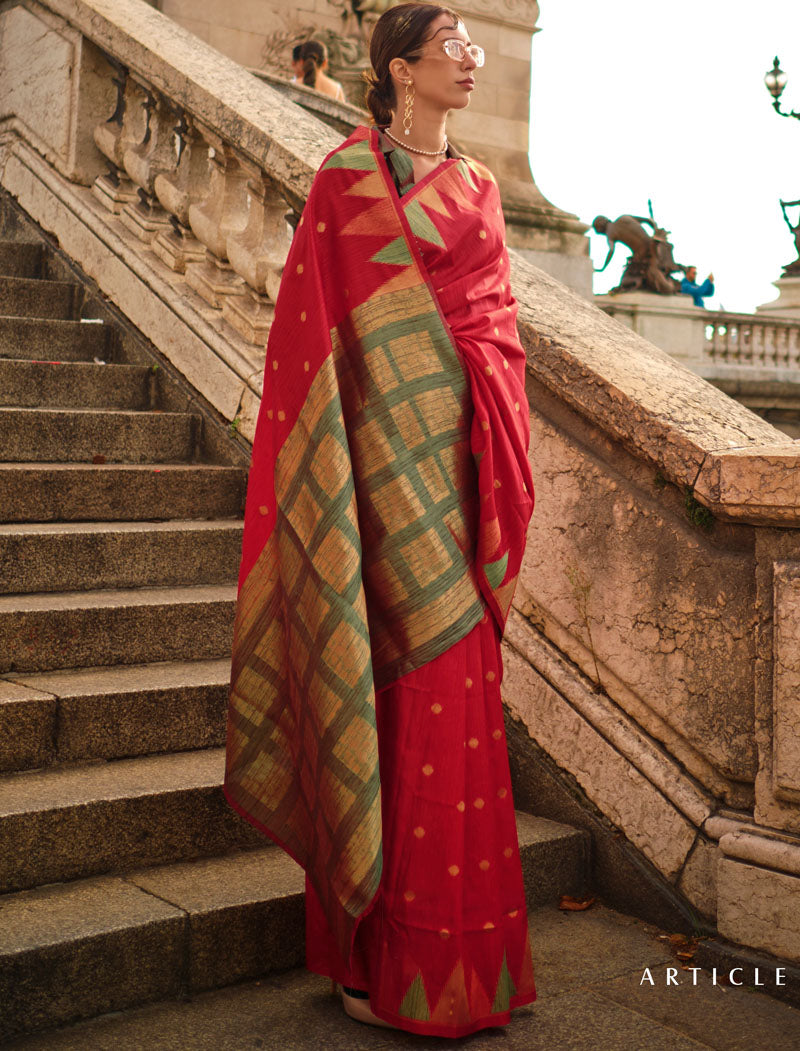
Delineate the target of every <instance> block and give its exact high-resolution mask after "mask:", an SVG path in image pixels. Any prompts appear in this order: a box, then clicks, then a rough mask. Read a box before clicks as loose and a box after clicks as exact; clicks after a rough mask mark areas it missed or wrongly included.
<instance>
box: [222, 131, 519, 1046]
mask: <svg viewBox="0 0 800 1051" xmlns="http://www.w3.org/2000/svg"><path fill="white" fill-rule="evenodd" d="M508 279H509V266H508V258H507V254H506V251H505V244H504V228H503V220H502V212H501V207H500V199H499V195H498V192H497V187H496V184H495V182H494V179H493V178H492V176H491V174H490V173H489V172H488V171H487V169H485V168H484V167H483V166H482V165H480V164H478V163H476V162H474V161H471V160H469V159H467V158H458V159H449V160H446V161H444V162H443V163H442V164H440V165H439V167H438V168H436V169H435V170H434V171H433V172H432V173H431V174H430V175H429V176H427V177H426V178H425V179H423V180H421V181H420V182H419V183H417V184H416V185H415V186H414V187H413V188H412V189H411V190H410V191H409V192H408V193H406V194H404V195H403V197H402V198H401V197H399V196H398V193H397V191H396V189H395V187H394V184H393V182H392V179H391V177H390V174H389V171H388V168H387V164H386V160H385V158H384V156H383V154H382V152H381V150H380V149H379V144H378V133H377V131H376V130H375V129H371V130H370V129H367V128H363V127H362V128H358V129H357V130H356V131H355V132H354V133H353V134H352V135H351V136H350V138H349V139H347V141H346V142H345V143H344V144H343V145H342V146H341V147H339V148H338V149H336V150H334V151H333V152H332V153H331V154H330V155H329V156H328V158H327V159H326V161H325V162H324V163H323V165H322V167H321V168H320V171H319V173H318V175H317V177H316V179H315V181H314V184H313V187H312V190H311V193H310V195H309V198H308V202H307V204H306V207H305V209H304V212H303V217H302V220H301V223H300V225H299V226H298V230H297V233H296V235H295V238H294V241H293V244H292V248H291V251H290V254H289V258H288V260H287V263H286V268H285V271H284V277H283V282H282V285H281V291H280V295H279V297H278V303H277V305H276V313H275V321H274V324H273V327H272V331H271V334H270V340H269V345H268V349H267V364H266V370H265V379H264V393H263V398H262V404H261V412H260V416H259V421H258V427H257V431H256V438H255V442H254V446H253V462H252V467H251V472H250V479H249V483H248V495H247V505H246V511H245V531H244V544H243V554H242V566H241V572H240V578H239V599H238V603H237V612H236V624H235V629H234V652H233V668H232V678H231V693H230V705H229V716H228V747H227V757H228V761H227V768H226V777H225V792H226V796H227V798H228V800H229V802H230V803H231V805H232V806H233V807H234V808H235V809H236V810H237V811H238V812H239V813H241V814H242V815H243V816H244V817H246V818H247V819H248V820H249V821H251V822H252V823H253V824H254V825H256V826H257V827H258V828H260V829H261V830H262V831H264V832H265V833H266V834H267V835H269V836H270V837H271V838H272V839H274V840H275V841H276V842H278V843H279V844H280V845H281V846H282V847H283V848H284V849H286V850H287V851H288V852H289V853H290V854H291V855H292V856H293V857H294V858H295V860H297V861H298V863H299V864H301V865H302V866H303V868H304V869H305V871H306V876H307V884H308V887H309V895H308V902H307V908H308V917H309V920H308V931H309V932H310V933H313V934H314V936H313V937H309V943H310V950H309V965H310V966H311V967H312V969H318V970H321V971H322V973H327V974H331V976H333V977H337V978H338V979H339V980H341V981H344V982H345V983H346V984H355V985H358V984H359V981H360V982H361V983H362V987H364V988H368V989H369V992H370V1004H371V1007H372V1009H373V1011H375V1013H376V1014H379V1015H380V1016H381V1017H385V1018H386V1019H387V1020H389V1021H393V1022H394V1023H395V1024H397V1025H401V1026H402V1027H403V1028H406V1029H410V1030H412V1031H416V1032H423V1033H431V1034H437V1035H450V1036H459V1035H463V1034H464V1033H467V1032H471V1031H473V1030H474V1029H476V1028H480V1027H481V1026H485V1025H492V1024H497V1023H498V1022H503V1021H506V1020H507V1018H508V1010H509V1008H510V1007H514V1006H516V1005H517V1004H521V1003H526V1002H530V1001H531V1000H533V999H534V998H535V995H536V993H535V989H534V983H533V972H532V967H531V963H530V949H529V947H528V940H527V917H526V913H525V906H524V894H523V892H522V877H521V868H520V862H519V856H518V853H517V844H516V829H515V826H514V824H513V804H512V802H511V795H510V785H509V783H508V757H507V753H506V751H505V739H504V735H503V734H502V705H501V702H500V694H499V684H500V675H501V668H500V663H499V634H500V631H501V630H502V627H503V625H504V623H505V619H506V617H507V614H508V610H509V607H510V604H511V599H512V597H513V593H514V588H515V584H516V579H517V574H518V572H519V567H520V563H521V560H522V554H523V550H524V543H525V534H526V529H527V524H528V520H529V518H530V514H531V511H532V507H533V487H532V483H531V477H530V467H529V464H528V459H527V444H528V413H527V403H526V400H525V393H524V352H523V350H522V347H521V346H520V344H519V340H518V337H517V332H516V324H515V316H516V303H515V301H514V299H513V297H512V296H511V292H510V288H509V283H508ZM487 611H488V612H487ZM466 672H468V673H466ZM478 684H480V685H478ZM476 693H477V694H478V698H477V700H475V694H476ZM376 696H377V714H376ZM445 701H447V703H445ZM437 708H438V709H439V710H438V711H436V709H437ZM422 711H427V713H428V717H430V716H431V715H433V717H434V723H435V736H434V737H431V736H430V734H431V733H432V732H433V729H432V726H431V724H430V719H429V718H428V719H427V720H426V719H422V718H421V716H420V712H422ZM448 728H449V729H448ZM468 730H469V736H466V734H467V731H468ZM398 734H399V736H398ZM498 734H499V736H498ZM459 735H463V736H461V737H459ZM457 738H459V739H458V740H456V739H457ZM426 741H427V748H426V747H423V745H424V743H425V742H426ZM473 741H475V742H477V743H476V744H473V743H472V742H473ZM379 742H380V744H379ZM456 744H457V745H458V749H460V752H458V749H456ZM420 748H422V750H421V751H420ZM457 752H458V754H456V753H457ZM423 753H426V754H425V755H423ZM434 756H435V757H436V758H434ZM420 760H421V764H420ZM417 767H418V769H417ZM459 781H460V785H459ZM411 782H413V785H411ZM409 785H411V787H410V791H409V792H404V786H406V787H408V786H409ZM434 786H435V787H434ZM382 789H383V791H384V798H383V800H382ZM387 789H388V794H387ZM468 797H469V799H472V809H471V810H470V811H469V816H468V817H469V819H468V818H467V816H466V815H467V809H466V808H467V805H468ZM490 799H491V803H492V805H491V806H489V800H490ZM475 800H480V802H481V805H480V806H479V805H478V804H477V803H475ZM420 807H422V809H420ZM484 811H485V812H484ZM462 815H464V817H463V818H462ZM405 819H407V820H405ZM412 820H413V821H417V823H416V824H413V825H412V826H410V827H409V826H408V821H412ZM423 820H424V822H425V823H423ZM459 821H461V824H460V825H459V824H458V822H459ZM476 821H477V822H478V823H477V824H476ZM426 824H427V828H426ZM428 828H429V829H431V830H432V831H433V832H434V834H431V835H429V834H428ZM417 829H423V834H422V835H420V834H419V832H418V831H416V830H417ZM459 829H460V831H459ZM444 830H447V833H448V835H449V836H450V839H449V840H447V842H445V839H446V837H445V838H443V834H440V832H441V833H443V832H444ZM409 834H410V835H411V837H412V838H411V840H409V839H408V835H409ZM453 835H455V836H456V837H457V839H458V840H459V842H460V846H459V850H460V855H459V856H460V857H461V858H462V861H460V862H457V861H455V860H453V859H452V858H450V860H448V859H447V857H446V856H445V853H446V851H445V849H444V848H445V847H446V849H447V850H453V849H455V846H454V844H455V841H454V840H452V836H453ZM410 843H413V844H415V851H416V852H415V853H414V856H413V857H412V856H411V853H409V844H410ZM490 845H491V849H489V848H490ZM382 848H383V851H382ZM384 852H385V855H386V861H387V864H386V866H385V867H384V865H383V853H384ZM509 852H510V853H509ZM473 853H474V854H475V856H474V857H473V856H472V855H473ZM484 863H485V864H484ZM443 866H444V867H443ZM440 868H441V869H442V872H439V869H440ZM452 868H457V869H458V871H459V874H461V875H463V877H464V878H463V879H461V880H460V881H459V887H460V889H458V890H455V889H453V888H451V887H449V886H447V880H448V879H450V880H452V879H453V878H454V877H453V875H452V873H449V874H448V875H446V876H445V873H446V872H447V870H448V869H452ZM473 869H474V871H473ZM382 873H383V876H384V878H383V879H382ZM412 873H413V874H414V882H415V886H414V887H410V886H408V885H406V883H407V881H406V880H405V878H404V877H405V876H409V877H410V876H411V874H412ZM398 881H399V882H398ZM400 884H403V886H402V887H401V886H400ZM445 887H446V888H447V889H446V891H445V893H446V895H447V901H449V902H451V903H452V901H453V900H457V901H458V903H459V906H458V909H457V910H456V912H455V913H452V915H450V918H449V920H447V921H443V920H442V915H443V913H442V912H441V906H442V903H443V890H444V888H445ZM409 894H411V895H412V897H411V898H409V897H408V895H409ZM437 894H438V898H437ZM398 895H402V901H403V904H402V906H399V909H400V911H399V912H397V908H398V902H399V900H400V899H399V898H398ZM417 901H418V902H419V905H415V902H417ZM423 902H424V903H425V905H424V908H422V903H423ZM393 909H394V910H395V911H394V912H393V911H392V910H393ZM370 910H373V911H372V912H371V911H370ZM415 910H416V911H415ZM437 910H438V913H437ZM373 912H374V916H373ZM434 913H437V914H436V915H434ZM371 917H372V920H371ZM395 917H399V920H398V922H399V924H400V926H401V927H402V928H403V933H402V935H401V934H400V933H399V931H400V927H397V928H396V932H395V933H396V935H397V936H396V937H395V936H393V937H387V936H386V932H387V930H390V929H391V927H392V924H393V923H394V922H395ZM370 920H371V922H370ZM362 921H363V922H362ZM448 923H449V926H448ZM443 930H446V931H447V937H445V935H444V934H443V933H442V931H443ZM412 931H416V932H417V933H416V934H412V933H410V932H412ZM370 932H372V934H370ZM431 936H433V937H434V940H438V941H437V944H438V946H439V949H438V952H434V949H433V947H432V945H431V944H430V939H431ZM398 938H399V939H400V941H398ZM401 942H402V945H403V948H402V951H401V950H400V948H399V945H400V943H401ZM423 945H426V946H427V947H424V948H423ZM378 946H383V948H376V947H378ZM448 946H449V947H448ZM431 954H433V955H434V956H435V958H436V961H437V962H438V964H439V966H434V967H433V968H431V967H430V966H428V964H429V963H430V960H429V958H430V956H431ZM392 959H394V961H395V962H394V964H391V963H390V961H391V960H392ZM359 960H360V961H361V963H360V964H359ZM364 961H367V963H368V965H369V966H370V967H371V968H372V969H373V973H371V974H370V973H366V972H365V970H364ZM423 962H425V963H426V967H425V969H424V970H423V968H422V964H423ZM359 967H361V968H362V970H361V971H359ZM355 975H360V978H359V981H354V980H353V977H354V976H355Z"/></svg>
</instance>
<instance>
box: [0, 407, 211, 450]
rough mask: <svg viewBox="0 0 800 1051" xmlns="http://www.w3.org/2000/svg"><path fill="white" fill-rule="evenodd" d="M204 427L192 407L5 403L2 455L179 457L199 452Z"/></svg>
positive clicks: (1, 422)
mask: <svg viewBox="0 0 800 1051" xmlns="http://www.w3.org/2000/svg"><path fill="white" fill-rule="evenodd" d="M199 428H200V417H199V416H194V415H192V414H190V413H186V412H125V411H117V410H113V411H105V412H104V411H102V410H99V409H86V410H80V409H8V408H2V409H0V461H4V462H6V463H11V462H21V461H26V462H29V461H39V462H42V461H45V462H48V463H92V462H93V461H94V462H99V463H105V462H109V463H168V462H172V463H176V462H181V461H187V460H191V459H192V457H193V456H194V453H195V449H196V445H197V437H198V433H199ZM96 457H103V459H101V460H97V461H95V458H96Z"/></svg>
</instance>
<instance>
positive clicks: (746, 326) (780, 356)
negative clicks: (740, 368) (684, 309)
mask: <svg viewBox="0 0 800 1051" xmlns="http://www.w3.org/2000/svg"><path fill="white" fill-rule="evenodd" d="M705 321H706V325H705V343H704V346H703V351H702V359H703V361H704V362H709V363H710V364H713V365H751V366H754V367H756V368H761V369H769V370H773V369H786V370H791V371H793V372H796V373H797V381H798V383H800V318H797V319H796V320H791V319H788V318H771V317H768V316H765V315H763V314H732V313H727V312H723V311H709V312H708V316H707V318H706V319H705Z"/></svg>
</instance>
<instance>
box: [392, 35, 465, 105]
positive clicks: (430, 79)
mask: <svg viewBox="0 0 800 1051" xmlns="http://www.w3.org/2000/svg"><path fill="white" fill-rule="evenodd" d="M445 40H461V41H463V42H464V43H465V44H470V43H472V41H471V40H470V39H469V36H468V35H467V30H466V27H465V25H464V24H463V22H459V24H458V25H457V26H456V28H455V29H454V28H453V21H452V19H451V17H450V16H449V15H439V16H438V18H435V19H434V20H433V22H431V24H430V25H429V26H428V32H427V34H426V40H425V43H424V44H423V45H422V46H421V48H420V50H419V56H420V57H419V59H418V61H416V62H408V63H407V62H405V61H404V60H403V59H393V60H392V62H391V63H390V68H391V69H392V72H393V73H395V69H397V71H398V72H397V75H396V76H395V93H396V96H397V100H398V108H399V109H400V112H402V105H403V97H404V93H405V83H404V81H406V80H408V79H411V80H412V81H413V84H414V92H415V95H416V98H417V100H419V101H420V102H423V101H424V102H427V103H429V104H430V105H431V106H432V107H433V108H435V109H441V110H450V109H463V108H464V107H465V106H468V105H469V96H470V94H471V92H472V90H473V88H474V87H475V77H474V70H475V66H476V64H475V59H474V58H471V57H470V56H469V55H467V54H465V55H464V58H463V59H462V60H461V61H457V60H455V59H452V58H450V56H449V55H448V54H446V52H445V51H444V49H443V48H442V44H443V43H444V42H445ZM396 63H402V66H396V67H395V64H396ZM392 67H395V68H392ZM398 81H399V83H398Z"/></svg>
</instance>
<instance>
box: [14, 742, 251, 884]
mask: <svg viewBox="0 0 800 1051" xmlns="http://www.w3.org/2000/svg"><path fill="white" fill-rule="evenodd" d="M224 768H225V749H224V748H212V749H206V750H203V751H197V752H179V753H176V754H174V755H157V756H145V757H143V758H138V759H117V760H115V761H113V762H107V763H106V762H100V763H88V764H82V765H76V766H65V767H52V768H49V769H45V770H33V771H26V772H23V773H10V774H4V775H3V776H2V777H0V894H3V893H6V892H9V891H12V890H24V889H26V888H30V887H37V886H40V885H42V884H46V883H54V882H61V881H64V880H74V879H78V878H81V877H84V876H95V875H103V874H107V873H115V872H120V871H121V870H123V869H127V868H131V867H132V866H135V865H136V866H138V865H155V864H161V863H165V862H171V861H179V860H182V859H187V858H197V857H206V856H210V855H215V854H222V853H224V852H225V851H226V850H229V849H232V848H233V847H241V846H247V845H249V846H257V845H260V844H263V837H262V836H261V835H260V833H258V832H257V831H256V830H255V829H254V828H253V827H252V825H250V824H249V822H247V821H243V820H242V819H241V818H240V817H239V816H238V815H237V814H236V813H235V811H234V810H233V809H232V808H231V807H230V806H229V805H228V803H227V801H226V800H225V797H224V795H223V792H222V778H223V772H224ZM0 900H2V899H0Z"/></svg>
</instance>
